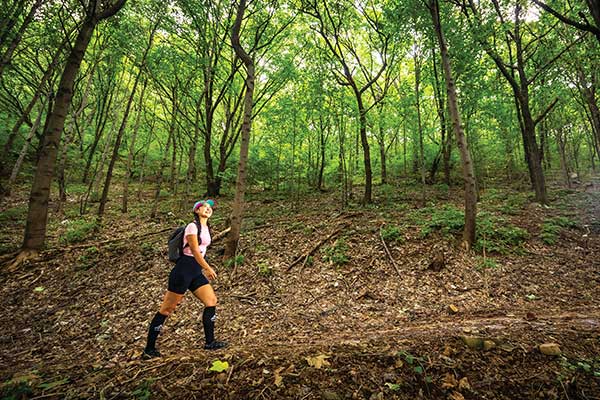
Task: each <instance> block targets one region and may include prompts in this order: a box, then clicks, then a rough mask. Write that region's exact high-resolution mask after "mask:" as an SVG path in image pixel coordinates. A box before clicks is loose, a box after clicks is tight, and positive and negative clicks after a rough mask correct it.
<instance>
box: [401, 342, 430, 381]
mask: <svg viewBox="0 0 600 400" xmlns="http://www.w3.org/2000/svg"><path fill="white" fill-rule="evenodd" d="M397 355H398V357H401V358H402V359H404V361H405V362H406V363H407V364H408V365H409V366H410V367H411V368H412V371H413V372H414V373H415V374H417V375H418V376H422V377H423V379H424V381H425V382H426V383H431V382H432V379H431V377H430V376H428V375H427V374H426V370H425V364H426V361H425V359H424V358H423V357H417V356H414V355H412V354H410V353H408V352H407V351H404V350H401V351H399V352H398V353H397Z"/></svg>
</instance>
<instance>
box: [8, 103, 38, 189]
mask: <svg viewBox="0 0 600 400" xmlns="http://www.w3.org/2000/svg"><path fill="white" fill-rule="evenodd" d="M43 109H44V104H43V103H42V106H41V107H40V112H39V113H38V116H37V118H36V119H35V122H34V123H33V126H32V127H31V129H30V130H29V134H28V135H27V139H26V140H25V143H23V147H22V148H21V152H20V153H19V158H17V161H16V162H15V165H14V167H13V169H12V173H11V174H10V178H9V180H8V185H7V187H6V195H7V196H10V192H11V190H12V188H13V186H14V184H15V182H16V180H17V176H19V172H20V171H21V166H22V165H23V160H24V159H25V156H26V155H27V150H28V149H29V146H30V145H31V140H32V139H33V136H34V134H35V131H36V130H37V128H38V127H39V126H40V122H41V120H42V115H43Z"/></svg>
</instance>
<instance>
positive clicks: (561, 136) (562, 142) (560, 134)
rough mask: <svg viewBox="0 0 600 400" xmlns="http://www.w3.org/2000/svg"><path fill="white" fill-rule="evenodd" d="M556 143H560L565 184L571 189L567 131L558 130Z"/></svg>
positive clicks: (561, 166)
mask: <svg viewBox="0 0 600 400" xmlns="http://www.w3.org/2000/svg"><path fill="white" fill-rule="evenodd" d="M555 135H556V136H555V137H556V144H557V145H558V154H559V156H560V170H561V171H562V173H563V178H564V180H565V185H567V187H568V188H569V189H571V177H570V176H569V174H570V172H569V165H568V163H567V152H566V143H565V133H564V131H563V130H562V129H561V130H559V131H557V132H556V134H555Z"/></svg>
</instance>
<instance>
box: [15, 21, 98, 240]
mask: <svg viewBox="0 0 600 400" xmlns="http://www.w3.org/2000/svg"><path fill="white" fill-rule="evenodd" d="M97 22H98V21H97V20H96V19H95V18H86V19H85V21H84V22H83V24H82V25H81V28H80V30H79V34H78V35H77V39H76V40H75V44H74V46H73V48H72V50H71V54H70V55H69V58H68V60H67V64H66V66H65V69H64V71H63V74H62V77H61V80H60V84H59V86H58V93H57V95H56V99H55V101H54V107H53V108H52V114H51V115H50V119H49V122H48V127H47V129H46V130H45V132H44V138H43V143H42V146H41V151H40V156H39V159H38V162H37V165H36V172H35V176H34V178H33V184H32V186H31V195H30V197H29V209H28V213H27V225H26V227H25V238H24V241H23V249H31V250H39V249H41V248H42V247H43V246H44V242H45V239H46V223H47V218H48V199H49V197H50V185H51V183H52V175H53V172H54V164H55V162H56V154H57V151H58V145H59V143H60V136H61V134H62V131H63V128H64V125H65V117H66V115H67V112H68V110H69V106H70V105H71V98H72V96H73V85H74V82H75V77H76V76H77V72H79V67H80V65H81V60H82V59H83V56H84V54H85V51H86V49H87V46H88V44H89V42H90V39H91V37H92V32H93V31H94V28H95V27H96V24H97Z"/></svg>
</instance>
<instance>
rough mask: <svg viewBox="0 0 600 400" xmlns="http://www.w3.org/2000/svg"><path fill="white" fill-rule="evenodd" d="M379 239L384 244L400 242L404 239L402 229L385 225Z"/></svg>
mask: <svg viewBox="0 0 600 400" xmlns="http://www.w3.org/2000/svg"><path fill="white" fill-rule="evenodd" d="M381 237H383V240H385V241H386V242H402V240H403V239H404V236H403V232H402V228H401V227H399V226H393V225H386V226H384V227H383V228H381Z"/></svg>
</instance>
